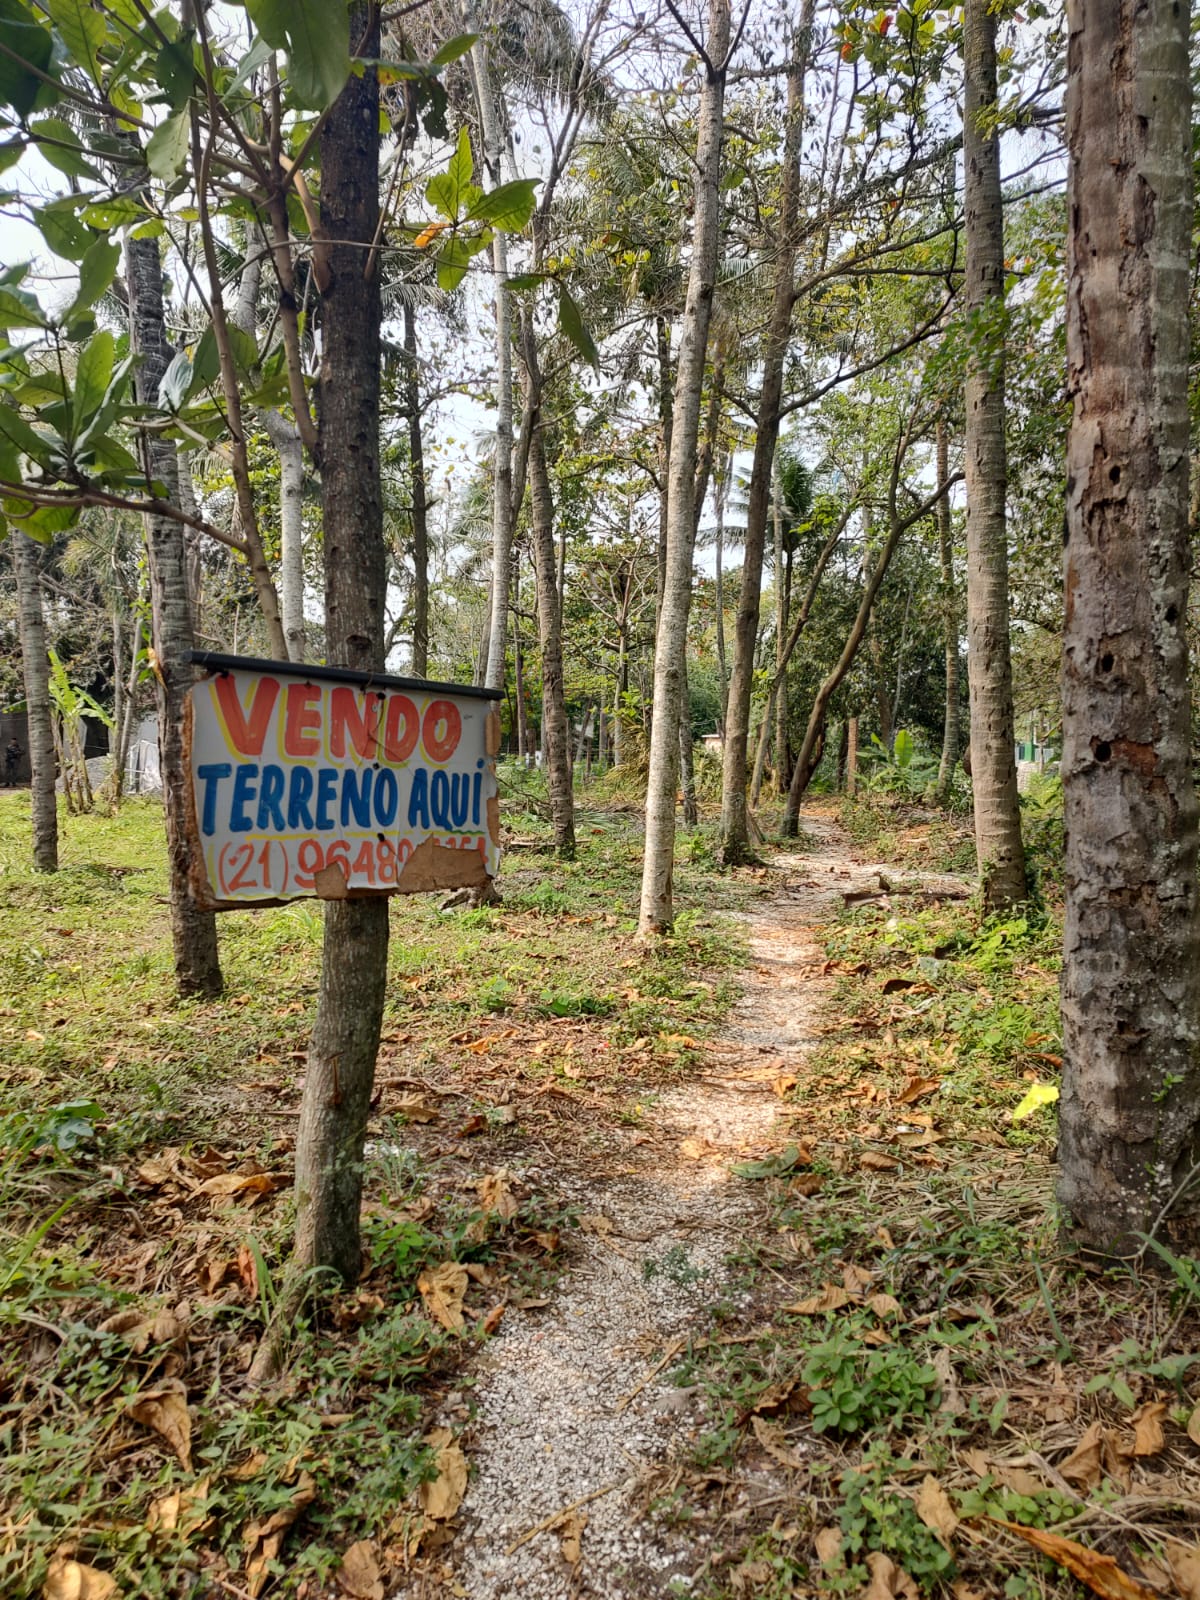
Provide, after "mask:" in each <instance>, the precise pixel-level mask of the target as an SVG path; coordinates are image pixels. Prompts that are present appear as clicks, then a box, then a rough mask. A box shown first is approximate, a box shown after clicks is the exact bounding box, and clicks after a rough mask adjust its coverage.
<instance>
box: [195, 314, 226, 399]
mask: <svg viewBox="0 0 1200 1600" xmlns="http://www.w3.org/2000/svg"><path fill="white" fill-rule="evenodd" d="M220 371H221V359H220V357H219V356H218V354H217V340H216V335H215V334H214V333H213V331H212V329H211V328H205V330H204V332H203V333H202V334H201V335H200V341H199V343H198V344H197V346H196V350H195V353H194V355H193V356H192V390H193V392H195V391H196V390H197V389H207V388H208V386H209V384H210V383H215V382H216V380H217V377H218V376H219V374H220Z"/></svg>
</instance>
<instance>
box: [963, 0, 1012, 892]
mask: <svg viewBox="0 0 1200 1600" xmlns="http://www.w3.org/2000/svg"><path fill="white" fill-rule="evenodd" d="M963 64H964V80H965V81H964V95H963V169H964V179H963V185H964V199H965V212H966V255H967V260H966V291H967V310H968V313H970V314H971V315H973V316H974V318H975V319H976V327H975V329H974V333H973V336H972V339H971V346H970V349H969V351H968V356H967V381H966V409H967V425H966V458H967V461H966V465H967V639H968V654H967V674H968V679H969V682H970V690H971V781H972V785H973V788H974V795H975V849H976V854H977V855H978V858H979V872H980V878H981V887H982V891H983V901H984V905H985V907H986V908H987V910H989V911H1002V910H1003V909H1004V908H1005V907H1006V906H1010V905H1014V904H1016V903H1018V902H1019V901H1021V900H1023V899H1024V898H1025V852H1024V849H1023V847H1022V844H1021V814H1020V810H1019V807H1018V803H1017V766H1016V758H1015V754H1014V748H1013V704H1012V662H1011V659H1010V655H1009V636H1008V543H1007V534H1006V530H1005V514H1004V495H1005V488H1006V486H1007V476H1008V470H1007V462H1006V459H1005V447H1004V332H1003V326H1002V317H1003V304H1004V218H1003V212H1002V208H1001V200H1000V140H999V136H998V134H997V131H996V129H995V127H994V125H993V124H992V123H991V122H990V118H991V116H992V113H993V110H994V107H995V104H996V18H995V16H994V14H993V13H992V11H991V9H990V6H989V0H966V4H965V6H964V9H963Z"/></svg>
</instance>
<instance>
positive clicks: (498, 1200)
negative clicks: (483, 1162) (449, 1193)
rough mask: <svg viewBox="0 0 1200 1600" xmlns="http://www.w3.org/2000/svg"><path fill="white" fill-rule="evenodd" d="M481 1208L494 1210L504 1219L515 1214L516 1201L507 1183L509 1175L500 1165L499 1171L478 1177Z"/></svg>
mask: <svg viewBox="0 0 1200 1600" xmlns="http://www.w3.org/2000/svg"><path fill="white" fill-rule="evenodd" d="M477 1189H478V1194H479V1205H480V1208H481V1210H483V1211H489V1212H495V1214H496V1215H497V1216H498V1217H503V1218H504V1219H505V1220H506V1221H507V1220H508V1219H510V1218H512V1217H515V1216H516V1214H517V1202H516V1200H515V1199H514V1198H513V1192H512V1189H511V1187H510V1185H509V1175H508V1173H507V1172H506V1171H505V1170H504V1168H503V1167H502V1168H501V1169H500V1171H499V1172H489V1173H488V1174H487V1176H486V1177H484V1178H480V1180H479V1184H478V1186H477Z"/></svg>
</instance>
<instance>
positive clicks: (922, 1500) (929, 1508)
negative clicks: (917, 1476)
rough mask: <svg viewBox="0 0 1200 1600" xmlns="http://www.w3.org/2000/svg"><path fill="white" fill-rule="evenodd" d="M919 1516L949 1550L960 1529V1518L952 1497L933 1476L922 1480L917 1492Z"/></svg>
mask: <svg viewBox="0 0 1200 1600" xmlns="http://www.w3.org/2000/svg"><path fill="white" fill-rule="evenodd" d="M917 1515H918V1516H919V1517H920V1519H921V1521H922V1522H923V1523H924V1524H925V1526H926V1527H927V1528H930V1529H932V1530H933V1532H934V1533H936V1534H937V1536H938V1538H939V1539H940V1540H941V1541H942V1543H943V1544H944V1545H945V1546H946V1549H947V1550H949V1548H950V1541H951V1540H952V1539H953V1538H954V1532H955V1529H956V1528H957V1527H958V1516H957V1513H956V1512H955V1510H954V1507H953V1506H952V1505H951V1504H950V1496H949V1495H948V1494H947V1493H946V1491H945V1489H943V1488H942V1486H941V1484H940V1483H939V1482H938V1480H937V1479H936V1478H935V1477H934V1476H933V1475H932V1474H930V1475H928V1476H927V1477H925V1478H924V1479H923V1480H922V1482H921V1487H920V1488H919V1489H918V1490H917Z"/></svg>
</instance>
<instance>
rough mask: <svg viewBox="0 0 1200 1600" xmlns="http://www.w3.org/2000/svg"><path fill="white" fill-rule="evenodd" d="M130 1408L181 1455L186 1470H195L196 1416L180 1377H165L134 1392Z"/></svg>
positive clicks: (129, 1409) (135, 1415)
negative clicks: (193, 1424) (193, 1419)
mask: <svg viewBox="0 0 1200 1600" xmlns="http://www.w3.org/2000/svg"><path fill="white" fill-rule="evenodd" d="M126 1410H127V1411H128V1412H129V1415H130V1416H131V1417H132V1418H133V1420H134V1421H135V1422H140V1423H141V1424H142V1426H143V1427H144V1428H153V1430H154V1432H155V1433H157V1434H159V1435H160V1436H161V1437H162V1438H163V1439H165V1440H166V1441H167V1443H168V1444H169V1445H170V1446H171V1449H172V1450H174V1452H175V1454H176V1455H177V1456H178V1457H179V1465H180V1466H181V1467H182V1468H183V1470H184V1471H185V1472H190V1471H191V1470H192V1418H191V1413H190V1412H189V1411H188V1404H187V1390H186V1389H185V1388H184V1386H183V1384H182V1383H181V1382H180V1381H179V1379H178V1378H164V1379H163V1380H162V1381H161V1382H160V1383H158V1384H156V1385H155V1386H154V1388H153V1389H146V1390H144V1391H143V1392H142V1393H141V1394H138V1395H134V1397H133V1399H132V1400H130V1401H129V1403H128V1405H127V1406H126Z"/></svg>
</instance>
